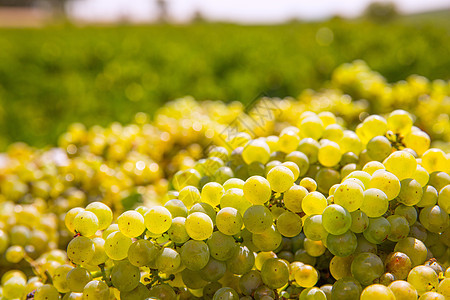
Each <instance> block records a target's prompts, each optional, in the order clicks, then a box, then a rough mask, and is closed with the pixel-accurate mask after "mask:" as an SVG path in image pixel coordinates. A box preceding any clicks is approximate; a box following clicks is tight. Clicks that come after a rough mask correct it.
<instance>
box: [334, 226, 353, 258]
mask: <svg viewBox="0 0 450 300" xmlns="http://www.w3.org/2000/svg"><path fill="white" fill-rule="evenodd" d="M357 245H358V244H357V240H356V236H355V234H354V233H353V232H351V231H350V230H349V231H347V232H346V233H344V234H341V235H332V234H329V235H328V236H327V248H328V250H330V252H331V253H332V254H333V255H336V256H341V257H345V256H349V255H351V254H353V252H355V250H356V246H357Z"/></svg>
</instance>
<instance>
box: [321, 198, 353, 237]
mask: <svg viewBox="0 0 450 300" xmlns="http://www.w3.org/2000/svg"><path fill="white" fill-rule="evenodd" d="M351 224H352V217H351V215H350V213H349V212H348V211H347V210H346V209H345V208H343V207H342V206H340V205H337V204H332V205H329V206H328V207H327V208H325V210H324V211H323V213H322V225H323V227H324V228H325V230H326V231H327V232H328V233H331V234H334V235H340V234H344V233H345V232H347V230H349V229H350V226H351Z"/></svg>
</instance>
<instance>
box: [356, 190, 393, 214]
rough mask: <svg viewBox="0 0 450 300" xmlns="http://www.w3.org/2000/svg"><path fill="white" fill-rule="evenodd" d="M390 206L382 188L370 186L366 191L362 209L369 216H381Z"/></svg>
mask: <svg viewBox="0 0 450 300" xmlns="http://www.w3.org/2000/svg"><path fill="white" fill-rule="evenodd" d="M388 207H389V200H388V197H387V195H386V194H385V193H384V192H383V191H382V190H379V189H375V188H370V189H367V190H366V191H364V200H363V203H362V205H361V207H360V209H361V211H363V212H364V213H365V214H366V215H367V216H368V217H370V218H376V217H380V216H382V215H383V214H384V213H385V212H386V211H387V209H388Z"/></svg>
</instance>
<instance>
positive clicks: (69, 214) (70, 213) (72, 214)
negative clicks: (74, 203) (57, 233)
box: [64, 207, 84, 233]
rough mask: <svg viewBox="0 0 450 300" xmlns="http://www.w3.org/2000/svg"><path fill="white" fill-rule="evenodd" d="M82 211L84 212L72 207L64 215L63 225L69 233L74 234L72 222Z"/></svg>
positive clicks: (79, 208) (81, 209)
mask: <svg viewBox="0 0 450 300" xmlns="http://www.w3.org/2000/svg"><path fill="white" fill-rule="evenodd" d="M82 211H84V208H81V207H74V208H72V209H70V210H69V211H68V212H67V213H66V215H65V217H64V224H65V225H66V227H67V229H69V231H70V232H73V233H75V228H74V225H73V221H74V219H75V217H76V216H77V214H78V213H80V212H82Z"/></svg>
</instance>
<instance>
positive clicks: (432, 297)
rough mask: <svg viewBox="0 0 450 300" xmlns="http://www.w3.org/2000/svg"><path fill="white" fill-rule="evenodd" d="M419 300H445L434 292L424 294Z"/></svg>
mask: <svg viewBox="0 0 450 300" xmlns="http://www.w3.org/2000/svg"><path fill="white" fill-rule="evenodd" d="M419 299H420V300H446V299H445V297H444V296H443V295H441V294H439V293H436V292H426V293H424V294H423V295H422V296H420V298H419Z"/></svg>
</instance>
